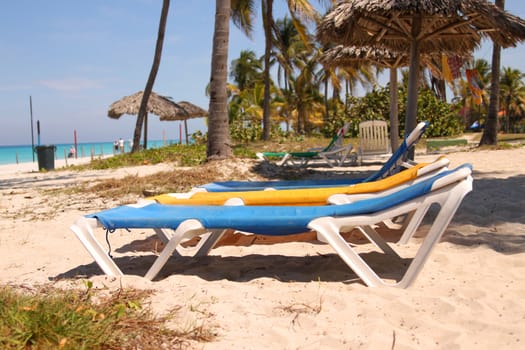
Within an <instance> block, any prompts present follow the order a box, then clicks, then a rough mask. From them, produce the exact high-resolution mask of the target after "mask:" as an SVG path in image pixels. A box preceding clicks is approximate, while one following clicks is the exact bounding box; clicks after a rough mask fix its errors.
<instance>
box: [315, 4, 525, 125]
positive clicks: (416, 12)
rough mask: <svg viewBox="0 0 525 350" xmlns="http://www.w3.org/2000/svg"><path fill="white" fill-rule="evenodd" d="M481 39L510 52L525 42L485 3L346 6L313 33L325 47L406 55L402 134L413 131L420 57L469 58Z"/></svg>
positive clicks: (512, 23) (513, 24)
mask: <svg viewBox="0 0 525 350" xmlns="http://www.w3.org/2000/svg"><path fill="white" fill-rule="evenodd" d="M482 37H485V38H489V39H491V40H492V41H494V42H496V43H498V44H499V45H501V46H502V47H509V46H515V45H516V44H517V43H518V42H520V41H523V40H525V21H524V20H522V19H521V18H519V17H517V16H514V15H511V14H509V13H508V12H505V11H503V10H501V9H500V8H498V7H497V6H495V5H494V4H493V3H490V2H488V1H486V0H462V1H458V0H432V1H429V0H413V1H406V0H346V1H342V2H340V3H338V4H337V5H336V6H335V7H334V8H333V9H332V10H331V11H329V12H328V13H327V14H326V15H325V16H324V18H323V19H322V20H321V22H320V23H319V25H318V27H317V38H318V39H319V40H320V41H321V43H323V44H324V45H334V44H342V45H347V46H351V45H355V46H374V47H384V48H387V49H391V50H394V51H396V52H405V53H406V54H407V55H408V57H409V62H410V69H409V78H408V80H409V82H408V103H407V115H406V123H405V125H406V130H405V133H408V132H410V131H412V130H413V129H414V127H415V126H416V115H417V93H418V88H417V84H418V79H419V77H418V73H419V64H420V54H432V53H438V52H444V53H454V54H459V55H469V54H471V53H472V51H473V50H474V49H475V48H477V47H478V46H479V45H480V42H481V39H482Z"/></svg>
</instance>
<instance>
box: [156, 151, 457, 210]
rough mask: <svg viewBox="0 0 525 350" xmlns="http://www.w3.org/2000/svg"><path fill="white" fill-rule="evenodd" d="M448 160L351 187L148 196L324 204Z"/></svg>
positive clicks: (402, 180) (399, 181) (189, 201)
mask: <svg viewBox="0 0 525 350" xmlns="http://www.w3.org/2000/svg"><path fill="white" fill-rule="evenodd" d="M448 164H449V160H448V159H446V158H444V157H440V158H438V159H437V160H436V161H434V162H432V163H420V164H418V165H415V166H414V167H412V168H409V169H406V170H403V171H401V172H399V173H397V174H395V175H392V176H389V177H386V178H384V179H381V180H378V181H373V182H367V183H359V184H355V185H350V186H338V187H324V188H323V187H321V188H308V189H291V190H273V191H271V190H270V191H246V192H188V193H168V194H162V195H158V196H154V197H149V198H147V199H149V200H154V201H156V202H158V203H160V204H176V205H227V204H230V205H272V206H279V205H325V204H327V203H328V198H329V197H330V196H332V195H336V194H343V195H350V194H366V193H379V192H381V193H383V192H384V191H387V190H389V189H391V188H394V187H398V186H401V185H404V184H406V185H407V186H408V185H410V184H412V183H413V182H415V181H417V180H418V179H422V178H425V175H431V174H435V173H436V172H437V171H440V170H442V169H444V168H446V167H447V166H448Z"/></svg>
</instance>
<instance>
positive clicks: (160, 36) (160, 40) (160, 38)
mask: <svg viewBox="0 0 525 350" xmlns="http://www.w3.org/2000/svg"><path fill="white" fill-rule="evenodd" d="M169 7H170V0H163V2H162V10H161V12H160V23H159V31H158V33H157V45H156V46H155V55H154V57H153V64H152V66H151V71H150V73H149V77H148V81H147V82H146V87H145V88H144V94H143V95H142V101H141V102H140V108H139V114H138V115H137V123H136V124H135V132H134V133H133V148H132V149H131V152H137V151H138V150H139V149H140V135H141V134H142V125H143V124H145V127H144V129H145V130H147V124H146V123H147V119H146V114H147V110H146V107H147V106H148V99H149V96H150V95H151V91H152V90H153V84H154V83H155V78H156V77H157V72H158V71H159V66H160V59H161V56H162V45H163V44H164V33H165V32H166V21H167V19H168V10H169ZM147 144H148V136H147V132H145V133H144V149H146V148H147Z"/></svg>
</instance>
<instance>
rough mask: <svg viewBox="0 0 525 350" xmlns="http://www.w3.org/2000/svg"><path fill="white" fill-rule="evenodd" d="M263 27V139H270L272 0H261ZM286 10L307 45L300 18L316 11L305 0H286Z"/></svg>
mask: <svg viewBox="0 0 525 350" xmlns="http://www.w3.org/2000/svg"><path fill="white" fill-rule="evenodd" d="M319 2H320V3H326V4H329V3H331V2H332V1H330V0H324V1H322V0H319ZM261 3H262V16H263V27H264V36H265V47H264V84H265V90H264V107H263V139H265V140H269V139H270V130H271V126H270V98H271V96H270V55H271V52H272V28H273V27H274V21H273V0H261ZM287 5H288V10H289V11H290V15H291V17H292V22H293V24H294V26H295V27H296V29H297V32H298V34H299V36H300V37H301V39H302V40H303V42H304V43H305V44H307V45H308V36H307V31H306V27H305V25H304V24H303V22H302V20H308V21H311V20H315V19H316V16H317V11H316V10H315V9H314V8H313V7H312V5H311V4H310V2H309V1H306V0H287Z"/></svg>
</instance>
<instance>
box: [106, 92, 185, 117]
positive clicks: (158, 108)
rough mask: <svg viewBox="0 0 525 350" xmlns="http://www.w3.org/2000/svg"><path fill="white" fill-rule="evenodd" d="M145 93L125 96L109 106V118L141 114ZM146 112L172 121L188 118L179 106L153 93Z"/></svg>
mask: <svg viewBox="0 0 525 350" xmlns="http://www.w3.org/2000/svg"><path fill="white" fill-rule="evenodd" d="M142 95H143V92H142V91H139V92H137V93H135V94H133V95H130V96H125V97H123V98H121V99H120V100H118V101H115V102H113V103H112V104H111V106H109V110H108V117H110V118H115V119H118V118H120V117H121V116H122V115H123V114H130V115H136V114H139V108H140V103H141V102H142ZM146 110H147V111H148V113H153V114H155V115H158V116H159V117H160V118H161V119H162V118H170V120H183V119H187V118H188V117H187V116H186V114H185V111H184V109H183V108H182V107H180V106H179V105H178V104H176V103H175V102H173V101H172V100H170V99H169V98H167V97H164V96H161V95H158V94H156V93H154V92H153V91H152V92H151V94H150V96H149V99H148V105H147V108H146Z"/></svg>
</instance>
